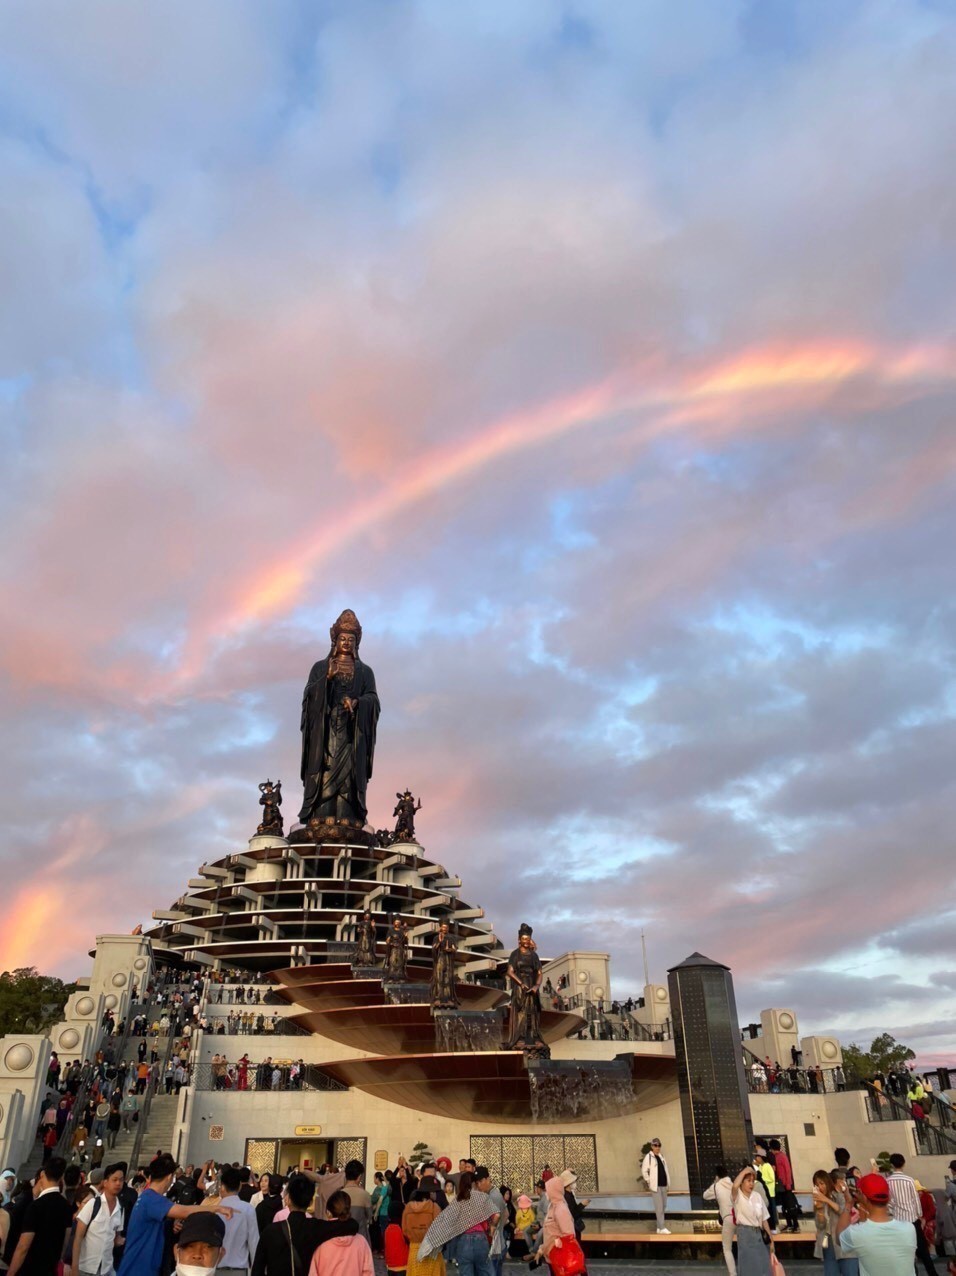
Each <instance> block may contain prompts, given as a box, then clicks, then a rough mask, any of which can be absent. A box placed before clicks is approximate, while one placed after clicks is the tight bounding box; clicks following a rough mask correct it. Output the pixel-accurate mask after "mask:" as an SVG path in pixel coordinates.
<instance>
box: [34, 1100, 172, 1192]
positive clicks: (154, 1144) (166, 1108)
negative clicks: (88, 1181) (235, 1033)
mask: <svg viewBox="0 0 956 1276" xmlns="http://www.w3.org/2000/svg"><path fill="white" fill-rule="evenodd" d="M178 1101H179V1100H178V1098H177V1096H176V1095H175V1094H154V1095H153V1100H152V1103H151V1104H150V1109H149V1120H148V1121H147V1123H146V1128H145V1130H144V1131H143V1140H142V1144H141V1146H140V1154H139V1159H140V1161H141V1163H142V1164H143V1165H144V1166H146V1165H148V1164H149V1163H150V1161H151V1160H152V1159H153V1157H154V1156H155V1155H156V1153H157V1152H158V1151H159V1150H160V1149H161V1150H162V1151H163V1152H171V1151H172V1150H173V1134H174V1131H175V1129H176V1106H177V1103H178ZM138 1129H139V1123H138V1122H137V1124H136V1125H134V1126H133V1127H132V1129H131V1130H130V1131H129V1133H128V1134H127V1133H126V1131H125V1130H120V1132H119V1137H118V1138H117V1140H116V1146H115V1147H114V1148H112V1149H111V1148H107V1149H106V1155H105V1156H104V1157H103V1164H104V1165H113V1164H115V1162H117V1161H126V1162H127V1164H129V1162H130V1158H131V1157H132V1155H133V1147H134V1145H135V1143H136V1134H137V1131H138ZM104 1141H105V1136H104ZM42 1159H43V1148H42V1147H41V1145H40V1142H39V1140H37V1142H36V1144H35V1145H34V1148H33V1151H32V1152H31V1154H30V1156H29V1158H28V1159H27V1161H26V1162H24V1164H23V1165H22V1166H21V1167H20V1177H21V1178H32V1177H33V1175H34V1174H36V1172H37V1170H39V1168H40V1165H41V1162H42ZM138 1168H139V1167H138V1166H134V1165H131V1164H130V1165H129V1170H130V1173H131V1174H132V1173H133V1172H134V1171H135V1170H136V1169H138ZM86 1170H87V1172H89V1165H88V1164H87V1166H86Z"/></svg>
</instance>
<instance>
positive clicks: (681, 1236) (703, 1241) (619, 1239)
mask: <svg viewBox="0 0 956 1276" xmlns="http://www.w3.org/2000/svg"><path fill="white" fill-rule="evenodd" d="M815 1239H816V1237H815V1235H814V1233H813V1232H782V1233H781V1234H780V1235H779V1236H775V1237H774V1238H773V1240H774V1245H811V1246H812V1245H813V1243H814V1241H815ZM721 1241H722V1237H721V1235H720V1232H671V1234H670V1235H669V1236H661V1235H659V1234H658V1233H657V1232H591V1231H589V1230H587V1229H585V1232H584V1235H583V1236H582V1237H581V1244H582V1245H720V1244H721Z"/></svg>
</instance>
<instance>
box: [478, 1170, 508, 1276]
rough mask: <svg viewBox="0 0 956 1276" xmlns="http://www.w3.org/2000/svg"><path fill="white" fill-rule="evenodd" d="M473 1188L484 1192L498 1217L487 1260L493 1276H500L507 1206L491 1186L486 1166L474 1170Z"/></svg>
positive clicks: (497, 1191)
mask: <svg viewBox="0 0 956 1276" xmlns="http://www.w3.org/2000/svg"><path fill="white" fill-rule="evenodd" d="M475 1187H476V1188H477V1189H478V1191H479V1192H485V1193H486V1194H487V1195H488V1197H489V1198H490V1200H491V1203H492V1205H493V1206H494V1207H495V1212H496V1213H497V1215H498V1225H497V1227H496V1228H495V1230H494V1233H493V1234H492V1237H491V1249H490V1251H489V1253H488V1258H489V1262H490V1264H491V1270H492V1271H493V1272H494V1273H495V1276H501V1271H502V1268H503V1267H504V1261H505V1251H506V1249H507V1246H506V1245H505V1228H506V1227H507V1225H508V1206H507V1204H506V1203H505V1198H504V1197H503V1196H502V1195H501V1193H500V1192H499V1190H498V1189H497V1188H496V1187H492V1186H491V1171H490V1170H489V1169H488V1167H487V1166H486V1165H479V1166H478V1168H477V1169H476V1170H475Z"/></svg>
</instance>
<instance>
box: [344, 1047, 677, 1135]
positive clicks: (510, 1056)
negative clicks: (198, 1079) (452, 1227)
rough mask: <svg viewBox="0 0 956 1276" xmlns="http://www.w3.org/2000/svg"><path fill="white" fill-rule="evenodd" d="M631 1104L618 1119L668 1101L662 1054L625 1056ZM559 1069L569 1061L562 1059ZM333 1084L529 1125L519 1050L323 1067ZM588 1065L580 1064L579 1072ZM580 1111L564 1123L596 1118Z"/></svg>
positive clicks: (668, 1070)
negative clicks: (336, 1082)
mask: <svg viewBox="0 0 956 1276" xmlns="http://www.w3.org/2000/svg"><path fill="white" fill-rule="evenodd" d="M630 1058H631V1061H632V1062H631V1077H632V1089H633V1096H634V1097H633V1103H632V1104H631V1105H629V1107H627V1108H624V1109H619V1110H618V1111H617V1112H616V1115H618V1116H624V1115H627V1113H628V1112H635V1111H637V1110H638V1109H645V1108H652V1107H656V1106H657V1105H658V1104H661V1103H665V1102H667V1101H668V1100H670V1099H672V1098H673V1094H674V1082H675V1079H676V1075H677V1064H676V1061H675V1060H674V1059H673V1058H670V1057H668V1056H666V1055H636V1054H635V1055H631V1056H630ZM562 1063H563V1065H569V1064H571V1063H572V1061H570V1060H564V1061H562ZM323 1066H324V1067H325V1069H326V1071H328V1072H330V1073H331V1074H332V1075H333V1076H334V1077H335V1078H336V1079H337V1080H339V1081H342V1082H343V1083H344V1084H345V1085H348V1086H354V1087H355V1089H357V1090H363V1091H364V1092H365V1093H366V1094H373V1095H375V1096H376V1097H377V1098H380V1099H384V1100H385V1101H386V1102H387V1103H397V1104H400V1105H401V1106H402V1107H405V1108H413V1109H415V1110H416V1111H418V1112H427V1113H429V1114H430V1115H434V1116H444V1117H449V1118H455V1119H457V1120H461V1121H479V1122H483V1123H484V1122H487V1123H492V1122H494V1123H501V1122H507V1123H509V1124H515V1125H524V1124H529V1123H531V1122H532V1120H533V1117H532V1105H531V1078H530V1076H529V1071H528V1068H527V1067H526V1066H525V1061H524V1058H523V1056H522V1054H521V1052H520V1051H517V1050H515V1051H497V1052H488V1053H479V1054H418V1055H403V1056H400V1057H391V1058H375V1059H347V1060H344V1061H342V1062H340V1063H329V1064H324V1065H323ZM591 1066H592V1065H591V1064H590V1063H589V1062H584V1061H582V1063H581V1067H582V1069H588V1068H590V1067H591ZM601 1115H606V1114H599V1113H598V1112H596V1111H594V1110H589V1109H588V1108H587V1107H584V1108H583V1109H582V1110H581V1111H580V1112H579V1113H578V1114H576V1115H574V1116H567V1115H565V1116H564V1117H563V1121H564V1122H574V1123H578V1122H584V1121H594V1120H596V1119H600V1116H601Z"/></svg>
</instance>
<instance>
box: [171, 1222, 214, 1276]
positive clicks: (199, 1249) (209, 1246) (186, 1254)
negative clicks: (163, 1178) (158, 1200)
mask: <svg viewBox="0 0 956 1276" xmlns="http://www.w3.org/2000/svg"><path fill="white" fill-rule="evenodd" d="M177 1208H179V1209H188V1208H189V1206H186V1205H180V1206H178V1207H177ZM197 1209H198V1207H197ZM225 1235H226V1225H225V1223H224V1222H223V1221H222V1219H221V1218H220V1217H219V1216H218V1215H217V1214H213V1213H212V1211H211V1210H199V1212H197V1213H194V1214H191V1215H190V1217H189V1218H187V1219H186V1221H185V1222H184V1223H183V1226H182V1231H181V1232H180V1233H179V1236H178V1237H177V1238H176V1244H175V1245H174V1246H173V1254H174V1255H175V1258H176V1276H199V1273H200V1272H202V1273H203V1276H212V1273H213V1272H214V1271H215V1270H216V1268H217V1267H218V1266H219V1261H220V1259H221V1258H222V1256H223V1254H224V1253H225V1249H224V1246H223V1241H224V1239H225Z"/></svg>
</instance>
